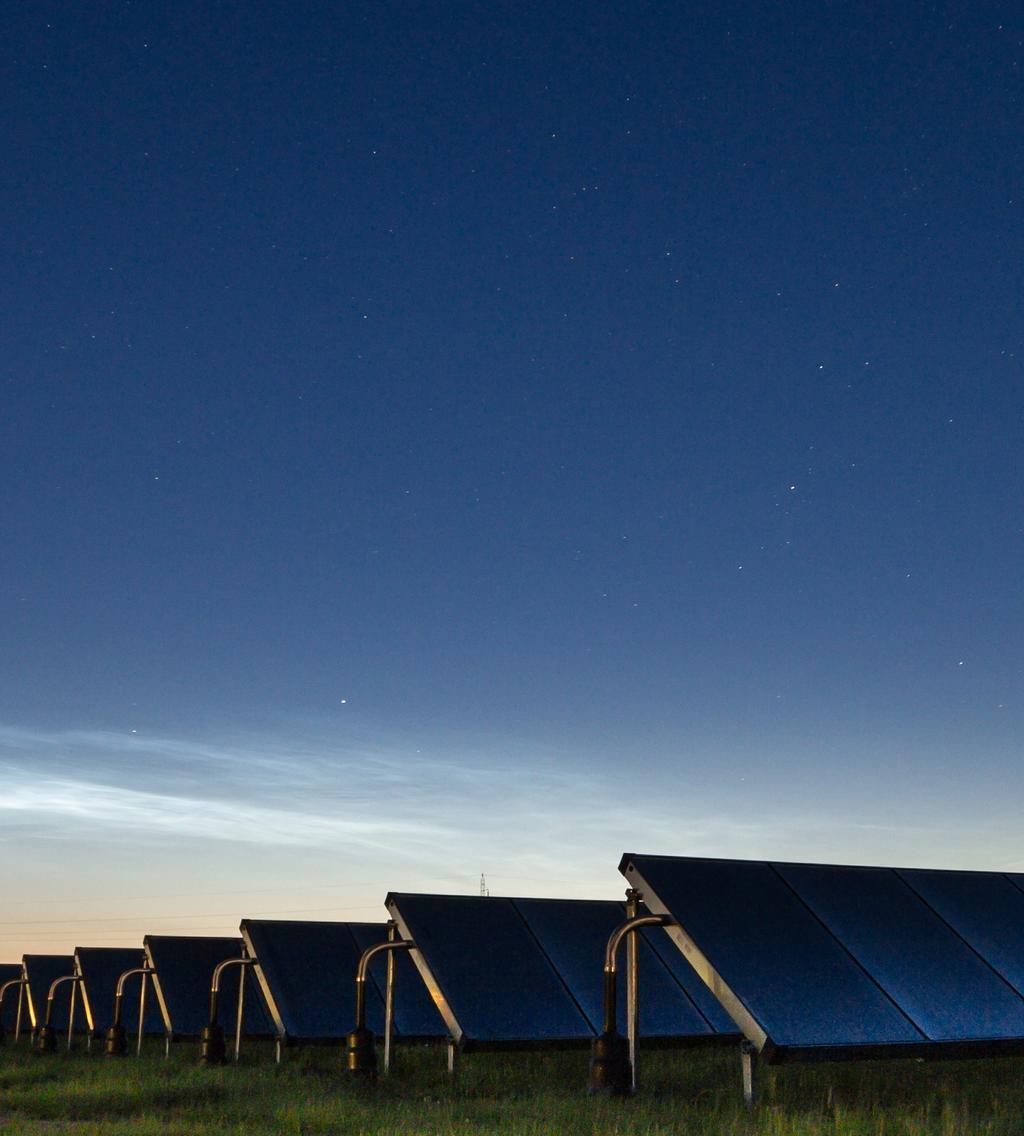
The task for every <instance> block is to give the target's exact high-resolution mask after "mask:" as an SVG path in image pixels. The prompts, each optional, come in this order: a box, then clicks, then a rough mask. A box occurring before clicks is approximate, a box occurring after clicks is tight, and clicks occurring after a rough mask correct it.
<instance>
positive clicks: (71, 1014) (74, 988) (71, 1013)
mask: <svg viewBox="0 0 1024 1136" xmlns="http://www.w3.org/2000/svg"><path fill="white" fill-rule="evenodd" d="M79 982H81V979H80V978H79V979H78V980H77V981H75V982H72V984H71V1005H70V1007H69V1009H68V1053H70V1052H71V1039H72V1037H73V1036H74V1033H75V1010H76V1009H77V1001H78V999H77V997H76V995H77V994H78V983H79Z"/></svg>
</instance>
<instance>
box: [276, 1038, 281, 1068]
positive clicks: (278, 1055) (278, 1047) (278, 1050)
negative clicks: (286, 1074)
mask: <svg viewBox="0 0 1024 1136" xmlns="http://www.w3.org/2000/svg"><path fill="white" fill-rule="evenodd" d="M274 1061H275V1062H276V1063H277V1064H278V1065H280V1064H281V1039H280V1037H277V1038H275V1039H274Z"/></svg>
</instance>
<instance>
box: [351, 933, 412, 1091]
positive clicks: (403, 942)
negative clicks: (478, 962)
mask: <svg viewBox="0 0 1024 1136" xmlns="http://www.w3.org/2000/svg"><path fill="white" fill-rule="evenodd" d="M388 936H389V937H388V940H387V942H385V943H375V944H374V945H373V946H372V947H367V948H366V950H365V951H363V953H362V955H360V957H359V966H358V967H356V1024H355V1029H353V1030H352V1032H351V1033H350V1034H349V1035H348V1036H347V1037H346V1039H345V1067H346V1068H347V1069H348V1071H349V1072H350V1073H356V1074H359V1075H361V1076H365V1077H371V1078H373V1077H376V1075H377V1052H376V1048H375V1045H374V1038H373V1033H372V1032H371V1031H370V1030H368V1029H367V1028H366V974H367V971H368V969H369V966H370V963H371V962H372V961H373V960H374V959H375V958H376V957H377V955H380V954H384V953H386V952H394V951H411V950H415V948H416V944H415V943H414V942H413V941H412V939H395V938H393V937H391V931H390V930H389V931H388ZM386 1017H387V1019H388V1020H387V1021H386V1024H387V1025H390V1015H387V1016H386ZM387 1055H388V1057H389V1058H390V1056H391V1052H390V1046H388V1047H387Z"/></svg>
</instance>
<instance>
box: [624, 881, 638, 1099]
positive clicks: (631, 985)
mask: <svg viewBox="0 0 1024 1136" xmlns="http://www.w3.org/2000/svg"><path fill="white" fill-rule="evenodd" d="M639 914H640V894H639V892H637V891H636V890H635V889H634V888H630V889H629V890H628V891H627V892H626V918H627V919H636V918H637V916H638V915H639ZM639 1037H640V940H639V938H638V937H637V932H636V931H630V932H629V934H628V935H627V936H626V1038H627V1041H628V1044H629V1091H630V1093H635V1092H636V1090H637V1088H638V1087H639V1083H640V1082H639V1078H638V1076H637V1056H638V1054H637V1048H638V1046H637V1042H638V1040H639Z"/></svg>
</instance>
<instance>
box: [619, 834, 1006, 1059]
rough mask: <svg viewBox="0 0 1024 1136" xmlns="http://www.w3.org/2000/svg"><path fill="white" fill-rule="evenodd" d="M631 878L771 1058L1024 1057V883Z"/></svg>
mask: <svg viewBox="0 0 1024 1136" xmlns="http://www.w3.org/2000/svg"><path fill="white" fill-rule="evenodd" d="M620 870H621V871H622V872H623V874H624V875H625V876H626V878H627V880H629V882H630V883H631V884H632V885H633V886H634V887H636V888H638V889H639V890H640V891H641V892H642V893H643V896H644V899H645V901H646V902H647V904H648V906H649V907H651V908H652V909H653V910H655V911H656V912H659V913H666V914H668V915H670V916H671V917H672V918H673V919H674V920H676V921H677V923H678V926H676V927H674V928H671V929H670V935H671V937H672V938H673V939H674V940H675V942H676V943H677V945H678V946H679V948H680V949H681V950H682V951H683V953H684V954H685V955H686V957H687V958H688V959H689V960H690V962H691V964H692V965H693V966H694V968H695V969H696V971H697V973H698V974H699V975H700V976H701V978H702V979H703V980H704V982H705V983H706V984H707V985H708V987H709V988H710V989H711V990H712V991H714V992H715V994H716V995H717V997H718V998H719V999H720V1001H721V1002H722V1004H723V1006H725V1008H726V1009H728V1010H729V1012H730V1014H731V1016H732V1017H733V1019H734V1020H735V1021H736V1022H737V1024H738V1025H740V1027H741V1028H742V1029H743V1032H744V1033H745V1034H746V1036H747V1038H748V1039H749V1040H750V1041H751V1042H753V1043H754V1044H755V1046H756V1047H757V1048H758V1049H760V1050H761V1051H762V1052H763V1053H764V1054H765V1056H767V1057H768V1058H769V1059H771V1060H782V1059H784V1058H787V1057H792V1058H797V1057H813V1056H826V1057H842V1056H862V1055H864V1056H883V1055H886V1056H898V1055H907V1056H912V1055H917V1054H920V1053H927V1052H936V1051H945V1052H948V1053H957V1054H959V1053H965V1054H966V1053H979V1054H980V1053H984V1052H1002V1051H1006V1050H1024V999H1022V998H1021V996H1020V994H1019V993H1018V990H1017V989H1016V983H1015V980H1016V982H1019V981H1020V980H1021V970H1020V968H1021V963H1020V961H1019V956H1018V961H1015V958H1014V945H1015V944H1018V945H1019V944H1024V904H1022V903H1021V902H1020V900H1019V899H1018V896H1021V893H1020V891H1019V890H1018V889H1017V888H1016V887H1015V885H1014V883H1013V881H1012V880H1011V879H1010V878H1009V877H1005V876H1000V875H999V874H997V873H988V872H977V873H970V872H967V873H964V872H942V871H923V870H909V869H894V868H852V867H844V866H837V865H816V864H784V863H769V862H765V861H736V860H703V859H691V858H685V857H680V858H675V857H659V856H642V855H635V854H627V855H626V856H624V857H623V859H622V862H621V864H620ZM1021 898H1024V896H1021Z"/></svg>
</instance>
